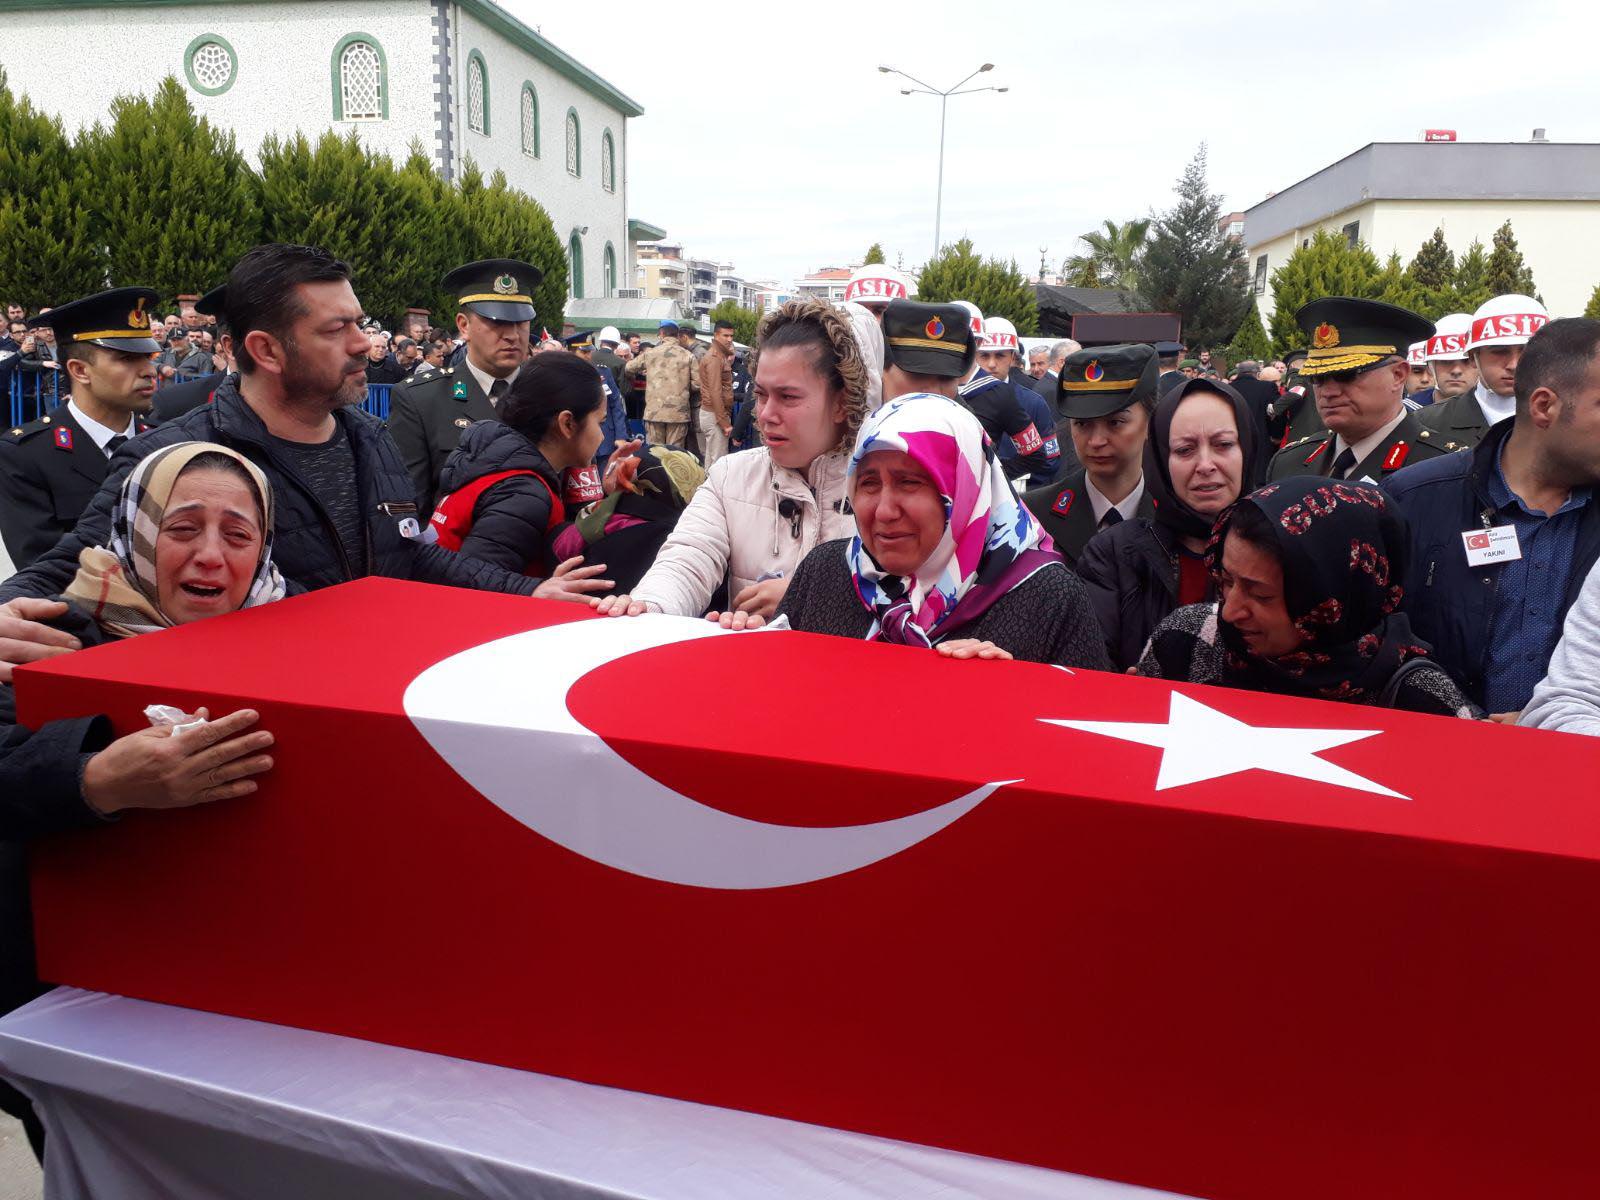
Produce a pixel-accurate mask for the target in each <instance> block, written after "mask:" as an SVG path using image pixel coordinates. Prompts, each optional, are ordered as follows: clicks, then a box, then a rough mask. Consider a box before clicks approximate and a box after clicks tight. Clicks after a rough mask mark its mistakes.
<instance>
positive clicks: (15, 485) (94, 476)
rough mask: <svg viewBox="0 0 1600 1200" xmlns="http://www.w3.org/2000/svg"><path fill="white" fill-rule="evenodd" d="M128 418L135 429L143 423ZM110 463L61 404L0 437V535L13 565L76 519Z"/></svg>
mask: <svg viewBox="0 0 1600 1200" xmlns="http://www.w3.org/2000/svg"><path fill="white" fill-rule="evenodd" d="M134 424H135V428H136V429H137V430H138V431H139V432H140V433H143V432H144V431H145V430H146V429H148V428H149V426H147V425H146V424H145V423H144V422H143V421H142V420H138V419H135V423H134ZM62 430H65V431H66V434H65V436H63V434H62ZM110 469H111V460H110V459H108V458H107V457H106V456H105V452H104V451H103V450H101V449H100V447H98V446H96V445H95V444H94V439H93V438H91V437H90V436H89V435H88V434H87V433H85V432H84V431H83V430H82V428H80V427H79V425H78V423H77V422H76V421H75V420H73V419H72V410H71V409H69V408H68V407H67V406H66V405H65V404H63V405H61V406H60V407H58V408H56V409H55V410H54V411H53V412H49V413H46V414H45V415H44V416H42V417H40V418H39V419H38V420H37V421H29V422H28V423H27V424H26V425H20V426H18V427H17V428H15V429H12V430H9V431H8V432H7V433H6V434H5V435H4V436H3V437H0V535H3V536H4V538H5V543H6V551H7V552H8V553H9V554H10V555H11V561H12V563H14V564H15V565H16V567H17V569H18V570H21V569H22V568H24V567H27V566H30V565H31V564H32V563H33V562H34V561H35V560H36V559H38V558H39V557H40V556H41V555H43V554H44V553H45V552H46V551H47V550H49V549H50V547H52V546H54V545H55V544H56V542H58V541H59V540H60V539H61V536H62V534H65V533H68V532H70V531H71V530H72V528H73V527H74V526H75V525H77V523H78V518H79V516H81V515H82V513H83V510H84V509H85V508H87V507H88V506H89V502H90V501H91V500H93V499H94V494H95V492H97V491H98V490H99V489H100V485H101V483H102V482H103V481H104V480H105V477H106V474H107V472H108V471H109V470H110ZM73 569H74V570H76V569H77V562H76V561H74V562H73ZM68 578H70V576H69V577H68ZM63 586H65V584H64V583H63ZM52 590H53V591H59V590H60V589H59V588H56V589H52Z"/></svg>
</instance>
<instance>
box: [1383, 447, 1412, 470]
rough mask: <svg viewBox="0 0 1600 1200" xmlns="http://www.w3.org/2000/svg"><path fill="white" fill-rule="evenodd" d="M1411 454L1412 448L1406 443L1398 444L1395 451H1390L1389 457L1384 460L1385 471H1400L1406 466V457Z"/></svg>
mask: <svg viewBox="0 0 1600 1200" xmlns="http://www.w3.org/2000/svg"><path fill="white" fill-rule="evenodd" d="M1410 453H1411V447H1410V446H1408V445H1406V444H1405V443H1404V442H1396V443H1395V444H1394V449H1393V450H1390V451H1389V454H1388V457H1387V458H1385V459H1384V460H1383V469H1384V470H1385V471H1398V470H1399V469H1400V468H1401V467H1403V466H1405V463H1406V455H1408V454H1410Z"/></svg>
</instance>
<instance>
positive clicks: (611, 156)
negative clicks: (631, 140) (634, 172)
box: [600, 129, 617, 192]
mask: <svg viewBox="0 0 1600 1200" xmlns="http://www.w3.org/2000/svg"><path fill="white" fill-rule="evenodd" d="M600 186H601V187H603V188H605V190H606V191H608V192H614V191H616V190H617V148H616V145H615V144H614V143H613V142H612V140H611V130H609V129H608V130H606V131H605V132H604V133H602V134H601V135H600Z"/></svg>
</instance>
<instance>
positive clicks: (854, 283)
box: [844, 263, 916, 308]
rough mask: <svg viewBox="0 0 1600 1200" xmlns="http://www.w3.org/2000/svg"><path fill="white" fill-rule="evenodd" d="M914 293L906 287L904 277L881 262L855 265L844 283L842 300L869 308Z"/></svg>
mask: <svg viewBox="0 0 1600 1200" xmlns="http://www.w3.org/2000/svg"><path fill="white" fill-rule="evenodd" d="M915 294H916V289H914V288H910V289H908V288H907V287H906V281H905V277H904V276H902V275H901V274H900V272H899V271H896V270H895V269H894V268H893V267H890V266H886V265H885V264H883V263H874V264H872V265H871V266H865V267H857V268H856V269H855V270H854V271H852V272H850V282H849V283H847V284H845V285H844V302H845V303H846V304H849V303H851V302H852V301H854V302H855V303H856V304H864V305H866V306H867V307H869V308H874V307H886V306H887V305H888V303H889V301H891V300H906V299H909V298H910V297H911V296H913V295H915Z"/></svg>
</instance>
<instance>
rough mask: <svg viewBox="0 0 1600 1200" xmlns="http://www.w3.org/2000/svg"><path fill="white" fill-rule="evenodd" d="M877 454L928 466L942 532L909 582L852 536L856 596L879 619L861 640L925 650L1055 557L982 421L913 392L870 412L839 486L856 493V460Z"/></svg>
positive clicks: (941, 398)
mask: <svg viewBox="0 0 1600 1200" xmlns="http://www.w3.org/2000/svg"><path fill="white" fill-rule="evenodd" d="M878 450H900V451H903V452H904V453H905V454H906V455H907V456H908V457H910V458H911V459H912V460H913V461H915V462H916V463H917V464H918V465H919V466H921V467H922V469H923V470H925V471H927V472H928V474H929V475H930V476H931V477H932V479H933V481H934V486H935V487H937V488H938V489H939V494H940V495H941V496H942V497H943V498H944V512H945V528H944V534H943V536H942V537H940V539H939V543H938V545H937V546H935V547H934V551H933V553H932V554H930V555H929V556H928V558H927V559H926V560H925V561H924V562H923V564H922V565H921V566H920V567H918V568H917V570H916V571H915V573H914V574H913V575H911V576H910V577H909V578H906V577H902V576H898V575H890V574H887V573H886V572H884V570H883V569H882V568H881V567H879V566H878V564H877V562H876V561H874V560H873V558H872V556H871V555H870V554H869V553H867V550H866V547H865V546H863V545H862V543H861V538H860V537H859V536H857V537H855V538H852V539H851V540H850V545H849V547H848V549H847V551H846V553H847V554H848V555H849V560H850V569H851V572H852V573H853V574H854V576H855V584H856V593H857V595H859V596H860V597H861V602H862V603H863V604H865V605H866V606H867V607H868V608H869V609H871V610H872V611H873V613H874V615H875V616H876V618H877V619H876V620H875V621H874V622H873V625H872V628H871V630H870V631H869V632H868V633H867V639H868V640H869V641H873V640H877V641H888V642H903V643H907V644H910V645H922V646H931V645H932V644H933V642H934V641H936V640H939V639H940V638H942V637H945V636H948V635H950V634H951V633H953V632H954V631H955V630H956V629H958V628H960V627H961V626H963V625H967V624H969V623H970V622H972V621H974V620H976V619H977V618H978V617H980V616H981V615H983V613H984V612H986V611H987V610H988V608H989V607H990V605H992V604H993V603H994V602H995V601H996V600H998V599H999V598H1000V597H1001V596H1003V595H1005V594H1006V593H1007V592H1008V591H1010V590H1011V589H1012V588H1014V587H1015V586H1016V585H1017V584H1019V583H1021V582H1022V581H1023V580H1024V579H1026V578H1027V577H1028V576H1030V575H1032V574H1033V573H1034V572H1035V571H1037V570H1038V569H1039V568H1040V567H1041V566H1044V565H1045V564H1047V563H1051V562H1060V561H1061V559H1060V556H1059V555H1057V554H1056V553H1055V551H1054V549H1053V548H1052V547H1051V543H1050V539H1049V537H1048V536H1047V535H1046V534H1045V532H1044V530H1043V528H1041V527H1040V525H1039V522H1038V521H1036V520H1035V519H1034V517H1033V514H1032V513H1030V512H1029V511H1028V510H1027V508H1026V507H1025V506H1024V505H1022V504H1020V503H1018V501H1017V496H1016V493H1015V492H1013V491H1012V490H1011V483H1010V481H1009V480H1007V479H1006V475H1005V471H1004V470H1003V469H1002V468H1001V465H1000V461H999V459H998V458H997V457H996V456H995V452H994V446H993V445H992V444H991V443H990V441H989V439H988V437H987V436H986V435H985V434H984V432H983V427H982V426H981V425H979V424H978V420H977V418H976V417H974V416H973V415H972V414H971V413H970V412H968V411H967V410H966V409H965V408H963V407H962V406H961V405H960V404H959V403H957V402H956V401H954V400H950V399H947V398H946V397H944V396H937V395H934V394H933V393H931V392H914V393H912V394H911V395H908V396H900V397H898V398H896V399H894V400H891V401H890V402H889V403H887V404H885V405H884V406H883V407H882V408H880V409H879V410H878V411H877V412H876V413H874V414H872V416H870V417H868V418H867V420H866V422H865V423H864V424H863V425H862V427H861V432H860V434H858V435H857V437H856V447H855V453H854V454H852V455H851V457H850V468H849V472H848V475H847V476H846V480H845V487H846V491H847V492H853V491H854V488H855V478H856V472H857V471H858V470H859V469H860V466H861V463H862V460H863V459H865V458H866V457H867V456H868V455H869V454H872V453H873V452H875V451H878Z"/></svg>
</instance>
